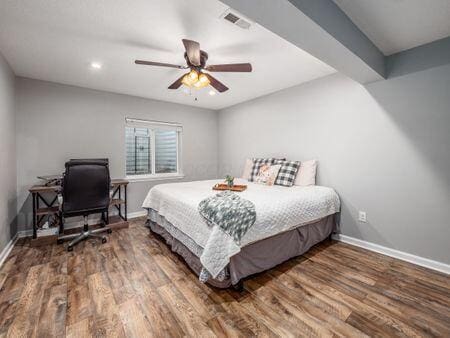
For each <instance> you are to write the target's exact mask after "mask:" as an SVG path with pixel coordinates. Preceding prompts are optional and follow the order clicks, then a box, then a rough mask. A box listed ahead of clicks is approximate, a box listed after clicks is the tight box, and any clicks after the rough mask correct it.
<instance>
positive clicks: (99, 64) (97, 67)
mask: <svg viewBox="0 0 450 338" xmlns="http://www.w3.org/2000/svg"><path fill="white" fill-rule="evenodd" d="M91 68H92V69H101V68H102V64H101V63H98V62H91Z"/></svg>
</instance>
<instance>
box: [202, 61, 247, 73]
mask: <svg viewBox="0 0 450 338" xmlns="http://www.w3.org/2000/svg"><path fill="white" fill-rule="evenodd" d="M205 69H206V70H207V71H209V72H251V71H252V65H251V64H250V63H229V64H225V65H210V66H207V67H206V68H205Z"/></svg>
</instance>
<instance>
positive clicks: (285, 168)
mask: <svg viewBox="0 0 450 338" xmlns="http://www.w3.org/2000/svg"><path fill="white" fill-rule="evenodd" d="M274 164H281V168H280V171H279V172H278V176H277V179H276V180H275V185H282V186H284V187H292V186H293V185H294V183H295V177H296V176H297V172H298V170H299V168H300V162H299V161H283V160H276V161H275V162H274Z"/></svg>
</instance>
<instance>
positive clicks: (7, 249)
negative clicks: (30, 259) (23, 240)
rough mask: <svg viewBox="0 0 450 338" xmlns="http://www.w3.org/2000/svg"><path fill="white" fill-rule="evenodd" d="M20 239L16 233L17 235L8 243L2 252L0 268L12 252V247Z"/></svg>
mask: <svg viewBox="0 0 450 338" xmlns="http://www.w3.org/2000/svg"><path fill="white" fill-rule="evenodd" d="M18 239H19V236H18V235H17V234H15V236H14V237H13V238H12V239H11V240H10V241H9V242H8V244H6V246H5V248H4V249H3V250H2V252H1V253H0V268H1V267H2V265H3V263H4V262H5V260H6V258H7V257H8V255H9V253H10V252H11V250H12V248H13V247H14V245H15V244H16V242H17V240H18Z"/></svg>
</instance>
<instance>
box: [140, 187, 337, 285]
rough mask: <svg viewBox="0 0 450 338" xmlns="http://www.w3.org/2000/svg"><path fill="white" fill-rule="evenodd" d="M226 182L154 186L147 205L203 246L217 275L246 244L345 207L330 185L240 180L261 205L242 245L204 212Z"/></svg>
mask: <svg viewBox="0 0 450 338" xmlns="http://www.w3.org/2000/svg"><path fill="white" fill-rule="evenodd" d="M219 182H220V183H222V180H209V181H196V182H183V183H171V184H160V185H157V186H154V187H153V188H152V189H150V191H149V193H148V195H147V197H146V199H145V201H144V203H143V205H142V207H143V208H146V209H153V210H155V211H157V212H158V214H159V215H160V216H163V217H164V218H165V219H166V220H167V221H168V222H170V223H171V224H172V225H174V226H175V227H177V228H178V229H179V230H180V231H182V232H183V233H184V234H186V235H187V236H189V237H190V238H191V239H192V240H193V241H194V242H195V243H197V244H198V245H199V246H200V247H202V248H203V253H202V255H201V257H200V261H201V262H202V264H203V267H204V268H206V269H207V270H208V272H209V273H210V274H211V275H212V276H213V277H214V278H215V277H216V276H217V275H218V274H219V272H220V271H222V270H223V269H224V268H225V267H226V265H227V264H228V263H229V260H230V257H232V256H233V255H235V254H237V253H238V252H239V251H240V248H241V247H243V246H246V245H248V244H250V243H253V242H256V241H259V240H261V239H264V238H267V237H271V236H274V235H276V234H278V233H281V232H284V231H288V230H291V229H293V228H295V227H298V226H301V225H304V224H307V223H311V222H312V221H315V220H319V219H321V218H323V217H326V216H328V215H331V214H334V213H336V212H338V211H339V208H340V201H339V197H338V195H337V194H336V192H335V191H334V190H333V189H331V188H327V187H322V186H309V187H299V186H294V187H289V188H287V187H281V186H270V187H269V186H264V185H260V184H255V183H252V182H247V181H246V180H241V179H237V180H235V183H236V184H247V185H248V188H247V190H245V191H244V192H241V193H238V194H239V196H240V197H242V198H245V199H248V200H250V201H252V202H253V203H254V204H255V209H256V222H255V224H254V225H253V226H252V227H251V228H250V229H249V230H248V232H247V233H246V234H245V235H244V237H243V238H242V239H241V245H240V246H238V245H237V244H236V243H235V242H234V241H233V240H232V238H231V237H230V236H228V235H227V234H225V233H224V232H222V231H221V230H220V228H218V227H214V228H211V227H209V226H208V225H207V224H206V222H205V220H204V219H203V218H202V216H201V215H200V214H199V212H198V204H199V203H200V201H201V200H203V199H204V198H206V197H208V196H210V195H213V194H215V193H217V192H216V191H214V190H212V186H213V185H214V184H216V183H219Z"/></svg>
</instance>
